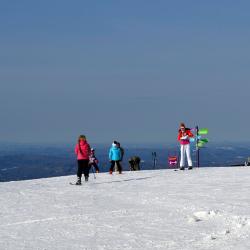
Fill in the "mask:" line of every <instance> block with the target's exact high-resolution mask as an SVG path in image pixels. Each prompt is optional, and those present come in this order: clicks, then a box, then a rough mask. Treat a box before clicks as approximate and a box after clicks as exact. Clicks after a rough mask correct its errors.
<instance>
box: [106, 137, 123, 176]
mask: <svg viewBox="0 0 250 250" xmlns="http://www.w3.org/2000/svg"><path fill="white" fill-rule="evenodd" d="M121 158H122V153H121V149H120V148H119V147H118V145H117V142H116V141H114V142H113V143H112V147H111V148H110V150H109V161H110V162H111V166H110V169H109V173H110V174H112V173H113V171H114V166H115V164H116V166H117V168H118V171H119V174H121V173H122V167H121V164H120V161H121Z"/></svg>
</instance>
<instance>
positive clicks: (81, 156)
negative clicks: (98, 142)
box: [75, 141, 90, 160]
mask: <svg viewBox="0 0 250 250" xmlns="http://www.w3.org/2000/svg"><path fill="white" fill-rule="evenodd" d="M79 146H80V148H81V150H80V148H79ZM75 154H76V155H77V160H88V159H89V155H90V146H89V144H88V142H87V141H80V143H77V144H76V146H75Z"/></svg>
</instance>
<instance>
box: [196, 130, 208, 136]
mask: <svg viewBox="0 0 250 250" xmlns="http://www.w3.org/2000/svg"><path fill="white" fill-rule="evenodd" d="M198 133H199V135H206V134H208V129H207V128H200V129H199V132H198Z"/></svg>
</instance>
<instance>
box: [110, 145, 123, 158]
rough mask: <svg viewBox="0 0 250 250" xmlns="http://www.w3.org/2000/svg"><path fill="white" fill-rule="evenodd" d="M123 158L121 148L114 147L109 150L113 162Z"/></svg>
mask: <svg viewBox="0 0 250 250" xmlns="http://www.w3.org/2000/svg"><path fill="white" fill-rule="evenodd" d="M121 158H122V153H121V150H120V148H117V147H115V146H112V147H111V148H110V150H109V159H110V160H111V161H120V160H121Z"/></svg>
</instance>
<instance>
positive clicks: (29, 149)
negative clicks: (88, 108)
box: [0, 143, 250, 181]
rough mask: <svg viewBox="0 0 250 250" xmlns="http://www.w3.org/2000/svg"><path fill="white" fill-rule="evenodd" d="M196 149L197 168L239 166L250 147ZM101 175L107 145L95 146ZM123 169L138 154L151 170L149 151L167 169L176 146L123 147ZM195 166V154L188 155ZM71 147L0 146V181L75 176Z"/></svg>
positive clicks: (246, 145) (224, 146)
mask: <svg viewBox="0 0 250 250" xmlns="http://www.w3.org/2000/svg"><path fill="white" fill-rule="evenodd" d="M207 145H208V146H207V148H202V149H201V150H200V161H201V164H200V165H201V167H208V166H209V167H213V166H232V165H243V164H244V161H245V160H246V158H247V157H248V156H250V144H246V143H245V144H244V143H238V144H236V143H235V144H225V143H224V144H212V143H209V144H207ZM95 148H96V156H97V157H98V159H99V161H100V169H101V171H102V172H106V171H108V168H109V161H108V158H107V155H108V150H109V146H105V145H95ZM124 148H125V157H124V161H123V168H124V170H129V164H128V159H129V158H130V157H131V156H133V155H138V156H139V157H140V158H141V159H142V163H141V168H142V169H148V170H149V169H153V162H152V152H156V153H157V167H156V168H158V169H165V168H167V167H168V161H167V158H168V155H173V154H174V155H178V154H179V150H178V147H177V146H176V145H169V146H160V145H146V146H145V145H138V146H136V145H128V146H126V145H125V146H124ZM192 158H193V161H194V165H195V152H194V151H193V155H192ZM76 166H77V164H76V159H75V155H74V145H27V144H26V145H22V144H7V145H3V144H2V145H0V181H11V180H26V179H36V178H44V177H53V176H64V175H70V174H75V172H76Z"/></svg>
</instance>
